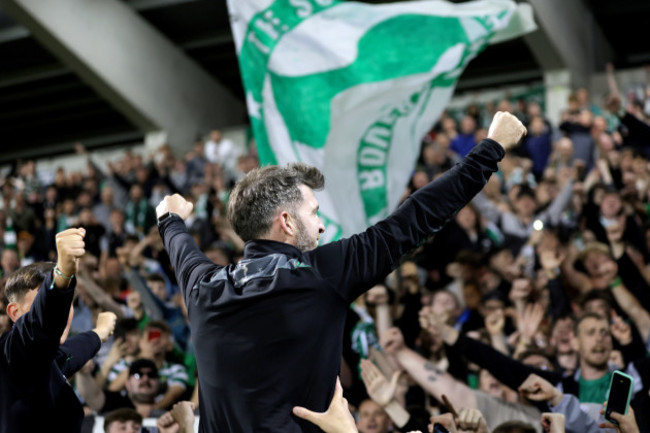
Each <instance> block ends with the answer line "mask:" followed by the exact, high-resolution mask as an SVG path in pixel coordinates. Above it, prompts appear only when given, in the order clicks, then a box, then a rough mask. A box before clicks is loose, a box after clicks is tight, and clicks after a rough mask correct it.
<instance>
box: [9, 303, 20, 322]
mask: <svg viewBox="0 0 650 433" xmlns="http://www.w3.org/2000/svg"><path fill="white" fill-rule="evenodd" d="M19 308H20V307H19V305H18V304H17V303H16V302H10V303H9V305H7V315H8V316H9V318H10V319H11V321H12V322H14V323H15V322H16V320H18V318H19V317H20V311H18V310H19Z"/></svg>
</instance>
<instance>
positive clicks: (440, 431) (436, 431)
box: [433, 422, 449, 433]
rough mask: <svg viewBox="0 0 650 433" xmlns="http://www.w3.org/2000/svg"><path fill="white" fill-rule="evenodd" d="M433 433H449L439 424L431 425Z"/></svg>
mask: <svg viewBox="0 0 650 433" xmlns="http://www.w3.org/2000/svg"><path fill="white" fill-rule="evenodd" d="M433 433H449V430H447V429H446V428H444V427H443V426H442V424H440V423H439V422H437V423H435V424H434V425H433Z"/></svg>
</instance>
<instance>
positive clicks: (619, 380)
mask: <svg viewBox="0 0 650 433" xmlns="http://www.w3.org/2000/svg"><path fill="white" fill-rule="evenodd" d="M633 389H634V379H633V378H632V377H631V376H628V375H627V374H625V373H622V372H620V371H618V370H616V371H614V373H613V374H612V381H611V382H610V384H609V391H607V406H605V419H606V420H607V421H609V422H611V423H612V424H616V425H618V423H617V422H616V421H615V420H614V419H612V418H611V414H612V412H617V413H620V414H621V415H625V414H626V413H627V408H628V407H629V406H630V400H632V390H633Z"/></svg>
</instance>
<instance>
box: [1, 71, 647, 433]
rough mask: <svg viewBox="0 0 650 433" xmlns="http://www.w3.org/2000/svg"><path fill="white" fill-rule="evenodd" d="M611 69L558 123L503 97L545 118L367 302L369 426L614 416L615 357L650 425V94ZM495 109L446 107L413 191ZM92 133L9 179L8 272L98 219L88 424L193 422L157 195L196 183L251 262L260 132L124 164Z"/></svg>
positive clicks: (357, 336) (182, 330) (358, 398)
mask: <svg viewBox="0 0 650 433" xmlns="http://www.w3.org/2000/svg"><path fill="white" fill-rule="evenodd" d="M609 73H610V90H611V91H610V94H609V95H608V97H607V99H606V100H605V101H604V103H603V104H602V105H601V106H596V105H594V104H593V103H592V99H591V98H590V96H589V94H588V92H587V91H586V90H584V89H580V90H578V91H576V92H575V93H573V94H572V95H571V97H570V98H569V101H568V109H567V110H566V112H565V113H564V114H563V116H562V121H561V123H560V124H559V125H553V124H552V123H551V122H549V120H548V119H546V118H545V117H544V113H543V112H542V110H541V109H540V106H539V105H538V104H536V103H529V104H526V102H525V101H520V103H519V104H517V107H516V108H513V106H512V105H511V103H510V102H508V101H507V100H504V101H501V102H499V103H498V104H495V105H494V108H493V109H494V110H497V109H498V110H501V111H509V112H512V113H513V114H515V115H516V116H517V117H519V118H520V120H522V122H523V123H524V124H525V125H526V126H527V127H528V134H527V136H526V137H525V139H524V140H523V143H522V144H521V145H520V146H519V147H518V148H517V149H516V150H515V151H514V152H510V153H509V154H508V155H507V156H506V157H505V159H504V160H503V161H502V163H501V164H500V171H499V172H498V174H497V175H495V176H493V177H492V178H491V180H490V182H489V183H488V185H487V186H486V187H485V189H484V190H483V192H481V193H480V194H479V195H478V196H477V197H476V198H475V199H474V201H473V202H472V203H471V204H470V205H468V206H467V207H465V208H464V209H462V210H461V211H460V212H459V213H458V214H457V215H456V217H455V219H454V220H452V221H450V222H449V223H448V224H447V226H446V227H445V228H443V229H442V230H441V231H440V232H439V233H437V234H435V236H432V237H431V239H430V240H429V241H428V242H427V243H426V244H424V245H422V246H421V247H420V248H418V249H417V250H416V251H414V252H413V253H412V254H411V255H409V257H407V258H405V259H404V261H403V263H402V264H401V266H400V267H399V268H398V269H397V270H396V271H395V272H394V273H393V274H391V276H390V277H389V278H387V279H386V281H385V282H384V283H383V284H381V285H377V286H376V287H374V288H373V289H371V290H370V291H369V292H368V293H367V294H366V295H364V296H362V297H361V298H359V299H358V300H357V301H356V302H355V303H354V304H353V305H351V307H350V311H349V318H348V321H347V327H346V330H345V335H344V342H345V343H344V347H345V350H344V353H343V356H342V367H341V383H342V386H343V390H344V395H345V396H346V398H347V400H348V402H349V403H350V406H351V409H352V410H353V412H354V413H355V415H356V419H357V427H358V429H359V431H361V432H362V433H370V432H373V433H385V432H388V431H390V430H391V429H393V430H396V431H402V432H406V431H408V430H417V429H426V426H427V424H428V422H429V421H428V420H429V417H431V416H440V415H441V414H444V413H446V412H449V413H451V414H452V415H448V416H446V417H451V419H452V421H455V422H456V423H458V425H459V427H460V428H463V429H465V430H467V431H480V432H485V431H492V432H500V433H503V432H535V431H537V432H538V431H556V430H550V428H551V425H553V426H554V428H557V426H558V425H559V424H562V425H564V423H565V422H566V430H567V431H590V432H591V431H600V430H598V424H599V423H601V422H603V419H602V415H601V413H600V412H601V406H602V403H603V402H604V401H605V400H606V399H607V395H606V394H607V389H608V387H609V382H610V378H611V371H613V370H614V369H620V370H623V371H627V373H628V374H630V375H632V376H633V377H634V379H635V384H634V401H633V407H634V408H637V411H636V412H634V411H630V413H629V414H627V415H625V417H623V418H621V420H620V426H619V427H618V428H619V430H620V431H623V432H634V431H650V416H649V415H648V414H647V413H644V412H643V411H640V410H638V408H642V407H644V405H645V407H646V408H647V407H650V396H649V390H650V359H649V358H648V350H650V265H649V263H650V262H649V261H650V221H649V220H650V204H649V203H650V200H649V197H648V192H649V188H650V164H649V163H648V155H649V154H650V125H649V124H648V116H647V114H648V113H647V112H646V111H645V101H643V100H640V99H639V98H638V97H637V95H636V94H630V95H621V94H620V92H619V91H618V89H617V87H616V83H615V81H614V80H613V78H611V77H613V75H612V71H611V69H610V70H609ZM490 110H492V108H490V109H488V111H487V112H485V111H483V112H482V111H481V110H478V109H477V108H476V107H468V109H467V111H466V115H465V116H464V117H463V118H462V119H454V118H452V117H449V116H443V117H442V119H441V120H440V121H439V122H438V123H437V124H436V126H435V127H434V128H433V129H432V131H431V132H430V133H429V134H428V135H427V136H426V137H425V140H424V141H423V145H422V150H421V154H420V158H419V160H418V163H417V166H416V168H415V170H414V172H413V175H412V177H411V180H410V182H409V185H408V187H407V190H406V193H405V198H406V197H407V196H408V194H410V193H411V192H413V191H415V190H417V189H418V188H419V187H422V186H423V185H425V184H426V183H427V182H429V181H431V180H433V179H435V178H436V177H437V176H439V175H441V174H442V173H444V172H445V171H446V170H448V169H449V168H450V167H452V166H453V165H454V164H455V162H457V161H458V160H459V159H460V158H462V157H463V156H465V155H466V154H467V152H469V150H471V148H472V147H473V146H474V145H475V144H476V143H478V142H479V141H480V140H482V139H483V138H485V137H486V136H487V130H486V129H484V128H483V126H484V125H487V124H488V123H489V119H490V118H491V115H492V114H493V113H491V112H490ZM76 151H77V153H79V154H82V155H85V156H86V157H87V167H86V170H84V171H83V172H66V170H65V169H64V168H59V169H58V170H57V171H56V174H55V176H54V181H53V182H52V183H51V184H44V183H43V182H42V181H41V177H39V173H37V171H36V165H35V163H34V161H23V162H18V163H16V165H15V166H14V167H13V169H12V171H11V172H10V173H9V174H8V175H7V176H5V177H4V178H2V179H0V182H1V183H2V193H1V195H2V200H1V202H0V250H1V251H2V252H1V256H0V272H1V275H2V279H3V280H2V281H3V283H2V286H4V281H6V278H7V276H8V275H10V274H11V273H12V272H13V271H15V270H16V269H18V268H20V267H21V266H25V265H27V264H30V263H32V262H35V261H43V260H54V259H55V253H56V245H55V238H54V236H55V234H56V233H57V232H59V231H61V230H64V229H66V228H68V227H83V228H85V230H86V237H85V244H86V251H87V254H86V256H85V257H84V258H83V259H82V260H81V262H80V264H79V272H78V275H77V278H78V285H77V288H78V290H77V292H78V293H77V297H76V299H75V302H74V310H75V316H74V321H73V328H72V332H82V331H85V330H89V329H92V328H93V326H94V321H95V320H96V318H97V315H98V314H99V313H100V312H102V311H111V312H114V313H115V314H116V315H117V316H118V318H119V320H118V323H117V326H116V328H115V333H114V335H113V338H112V339H110V340H109V341H108V342H106V343H105V344H104V345H103V346H102V350H101V351H100V353H99V354H98V355H97V357H96V358H95V359H94V360H93V361H92V362H90V363H88V364H87V365H86V366H85V367H84V368H83V369H82V370H81V371H80V372H79V373H78V374H77V375H75V377H73V378H72V383H73V385H74V387H75V390H76V392H77V393H78V395H79V398H80V399H81V400H82V401H83V402H84V404H85V407H86V412H87V415H88V419H89V421H88V422H89V425H90V424H92V422H93V418H92V417H93V415H102V416H104V417H105V418H104V419H105V428H106V431H107V432H109V431H129V430H128V429H129V428H131V429H133V430H132V431H138V430H137V428H139V426H141V424H142V419H143V418H158V429H159V430H160V431H161V432H165V431H178V429H179V428H181V429H190V430H191V429H192V423H193V419H192V410H193V409H194V408H196V406H197V405H198V404H199V401H198V387H197V386H196V383H197V382H196V377H197V375H198V374H200V372H197V370H196V364H195V359H194V356H193V344H200V342H197V341H192V338H191V333H190V329H189V326H188V320H187V310H186V308H185V306H184V303H183V301H182V299H181V297H180V296H179V292H178V287H177V285H176V280H175V276H174V271H173V269H171V267H170V263H169V258H168V256H167V253H166V251H165V250H164V248H163V245H162V241H161V239H160V236H159V234H158V231H157V227H156V217H155V210H154V208H155V206H156V205H157V204H158V202H159V201H160V200H161V199H162V198H163V197H164V196H165V195H166V194H171V193H180V194H182V195H183V196H185V197H188V198H189V199H190V200H191V201H192V202H193V203H194V209H195V211H194V213H193V215H192V216H191V217H190V218H189V219H188V220H187V221H186V224H187V226H188V229H189V230H190V232H191V233H192V234H193V235H194V237H195V240H196V242H197V244H198V245H199V246H200V247H201V249H202V250H203V251H204V252H205V253H206V255H207V256H208V257H209V258H210V259H211V260H212V261H213V262H215V263H217V264H220V265H227V264H229V263H233V262H236V261H237V260H238V258H239V257H240V256H241V254H242V251H243V246H244V245H243V243H242V241H241V240H240V239H239V238H238V237H237V236H236V234H235V233H234V231H233V230H232V228H231V227H230V226H229V224H228V222H227V220H226V218H225V208H226V205H227V200H228V193H229V190H230V189H231V188H232V186H233V185H234V183H235V182H236V181H237V180H238V179H239V178H241V177H242V176H243V175H245V174H246V173H247V172H248V171H250V170H251V169H253V168H254V167H256V166H257V165H258V160H257V156H256V154H255V150H254V147H253V148H252V149H251V150H249V151H247V152H242V151H240V150H239V149H238V148H237V147H236V146H234V145H233V143H232V142H230V141H228V140H227V139H224V138H222V137H221V134H220V133H219V131H213V132H212V133H211V134H210V136H209V139H208V140H206V141H205V142H202V141H199V142H197V143H195V144H194V146H193V148H192V149H191V150H190V151H189V152H187V153H186V154H185V155H183V157H182V158H177V157H176V156H175V155H174V154H173V152H172V151H171V149H170V148H168V147H166V146H164V147H162V148H161V149H159V151H158V152H157V153H156V154H155V155H152V156H151V158H143V157H141V156H139V155H135V154H132V153H130V152H129V151H126V152H125V154H124V156H123V158H121V159H120V160H119V161H118V162H116V163H114V164H109V165H108V170H107V171H102V170H101V169H100V168H99V167H98V165H97V164H96V163H95V162H94V161H93V157H92V155H89V154H87V153H86V151H85V149H84V148H83V146H81V145H78V146H77V147H76ZM1 294H2V293H1V291H0V295H1ZM6 304H7V301H6V299H4V296H0V333H1V332H4V331H6V330H7V329H8V327H9V326H10V323H9V320H8V318H7V316H6V315H4V310H5V307H6ZM224 350H227V348H224ZM179 402H180V403H179ZM545 412H553V413H556V414H563V415H564V417H563V418H557V417H555V416H557V415H551V414H544V415H542V414H543V413H545ZM646 412H647V411H646ZM436 419H438V420H439V421H440V423H441V424H444V425H447V426H448V427H449V426H450V425H451V424H453V422H450V421H449V419H448V418H445V417H443V418H436ZM540 420H541V422H540ZM576 426H578V427H576ZM452 427H453V426H452ZM609 427H614V426H611V425H610V426H609ZM112 428H115V430H111V429H112ZM118 428H120V429H126V430H117V429H118ZM634 428H636V429H637V430H634ZM166 429H167V430H166ZM543 429H544V430H543ZM592 429H593V430H592ZM181 431H183V430H181ZM557 431H560V430H557Z"/></svg>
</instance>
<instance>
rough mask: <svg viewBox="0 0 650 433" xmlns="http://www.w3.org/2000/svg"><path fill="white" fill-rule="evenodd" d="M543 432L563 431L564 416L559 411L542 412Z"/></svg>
mask: <svg viewBox="0 0 650 433" xmlns="http://www.w3.org/2000/svg"><path fill="white" fill-rule="evenodd" d="M541 422H542V428H543V429H544V433H564V432H565V425H564V424H565V417H564V414H561V413H551V412H544V413H543V414H542V418H541Z"/></svg>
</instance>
